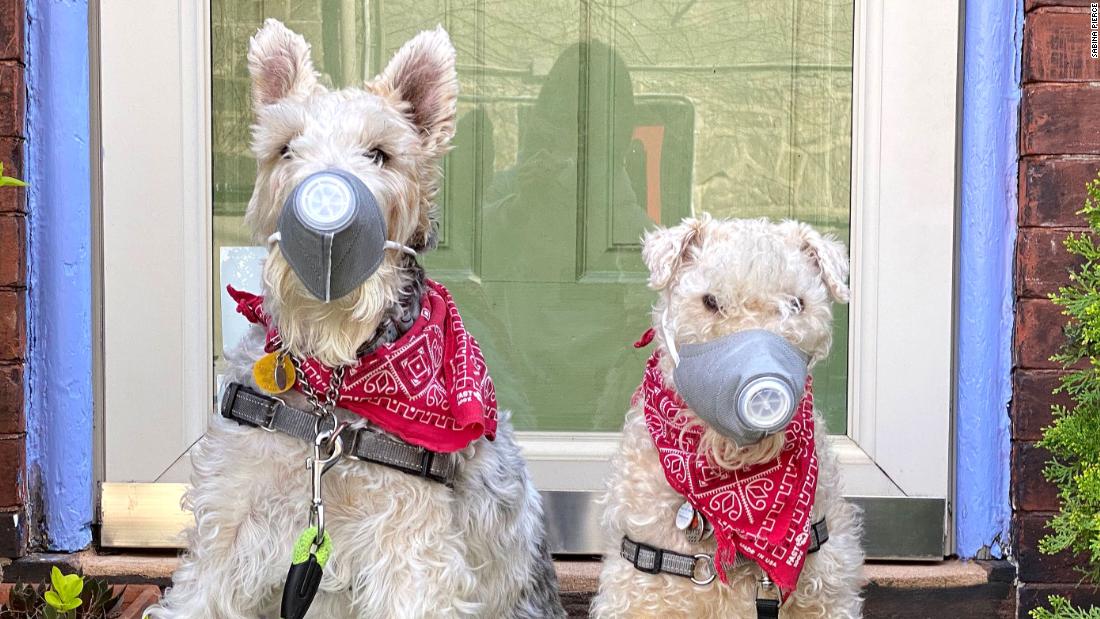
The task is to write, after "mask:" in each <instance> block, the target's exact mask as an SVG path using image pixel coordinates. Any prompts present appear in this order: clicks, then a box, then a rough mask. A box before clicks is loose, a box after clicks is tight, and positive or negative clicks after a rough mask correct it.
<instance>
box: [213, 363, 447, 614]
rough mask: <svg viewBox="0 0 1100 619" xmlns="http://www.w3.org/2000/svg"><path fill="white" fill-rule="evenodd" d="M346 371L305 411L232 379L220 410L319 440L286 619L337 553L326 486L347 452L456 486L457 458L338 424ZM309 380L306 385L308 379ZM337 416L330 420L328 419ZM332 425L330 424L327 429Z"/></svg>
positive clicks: (308, 599)
mask: <svg viewBox="0 0 1100 619" xmlns="http://www.w3.org/2000/svg"><path fill="white" fill-rule="evenodd" d="M342 380H343V372H340V371H338V372H334V373H333V385H331V386H330V388H329V389H328V391H327V392H326V394H325V401H324V402H321V401H320V398H318V397H317V394H316V393H313V392H312V390H310V391H309V392H307V393H306V396H307V398H308V399H309V400H310V403H311V404H312V405H313V406H314V410H312V411H305V410H302V409H299V408H295V407H293V406H289V405H287V404H286V403H285V402H283V401H282V400H281V399H279V398H276V397H272V396H268V395H264V394H262V393H260V392H258V391H256V390H254V389H251V388H249V387H247V386H245V385H242V384H240V383H235V382H234V383H229V385H227V387H226V390H225V393H224V394H223V396H222V401H221V407H220V411H221V414H222V416H223V417H225V418H226V419H232V420H234V421H236V422H238V423H241V424H244V425H249V426H253V427H258V428H260V429H262V430H265V431H268V432H280V433H283V434H287V435H289V436H293V437H295V438H299V439H302V440H307V441H310V442H312V443H313V456H312V457H310V458H307V459H306V468H307V469H308V470H309V471H310V481H311V488H312V499H311V501H310V507H309V523H308V526H307V527H306V529H305V530H304V531H302V533H301V534H300V535H299V536H298V540H297V542H296V543H295V545H294V552H293V556H292V558H291V565H290V569H289V570H288V571H287V577H286V583H285V584H284V585H283V597H282V605H281V607H280V613H279V616H280V617H281V618H282V619H302V617H304V616H305V614H306V612H307V611H308V610H309V607H310V605H311V604H312V603H313V599H314V597H316V595H317V590H318V589H319V587H320V584H321V578H322V576H323V575H324V567H325V564H326V563H327V562H328V559H329V556H330V555H331V554H332V538H331V537H330V536H329V534H328V532H327V531H326V530H325V508H324V500H323V499H322V493H321V485H322V480H323V478H324V475H325V473H327V472H328V470H329V469H331V468H332V467H333V466H334V465H335V464H336V463H337V462H338V461H339V460H340V458H342V457H344V456H348V457H351V458H354V459H356V460H361V461H363V462H371V463H374V464H380V465H383V466H386V467H389V468H392V469H396V470H398V471H401V472H403V473H406V474H409V475H415V476H418V477H424V478H425V479H430V480H432V481H435V482H438V483H442V484H445V485H447V486H448V487H449V486H451V485H452V484H453V482H454V475H455V468H456V459H455V457H454V455H453V454H440V453H436V452H433V451H429V450H427V449H424V448H422V447H418V446H415V445H410V444H409V443H405V442H404V441H399V440H397V439H394V438H392V437H389V436H387V435H384V434H380V433H377V432H373V431H371V430H370V429H368V428H359V429H354V428H350V427H348V424H347V422H338V421H337V419H336V416H335V414H334V413H333V411H334V409H335V401H336V395H337V393H336V392H337V391H338V389H339V385H338V383H339V382H342ZM303 384H305V383H303ZM328 420H331V423H330V424H327V423H326V421H328ZM326 426H327V428H326Z"/></svg>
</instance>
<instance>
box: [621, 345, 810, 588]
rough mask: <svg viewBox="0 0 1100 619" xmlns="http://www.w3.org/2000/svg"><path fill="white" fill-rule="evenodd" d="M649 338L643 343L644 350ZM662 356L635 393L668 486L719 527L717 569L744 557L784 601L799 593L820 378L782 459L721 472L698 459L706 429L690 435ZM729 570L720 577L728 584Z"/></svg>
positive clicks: (789, 432) (654, 359)
mask: <svg viewBox="0 0 1100 619" xmlns="http://www.w3.org/2000/svg"><path fill="white" fill-rule="evenodd" d="M647 337H648V338H649V339H652V337H650V336H648V334H647V336H643V338H642V340H641V341H639V344H640V345H644V344H643V342H645V343H648V342H647V341H646V339H647ZM659 360H660V352H659V351H658V352H654V353H653V356H651V357H650V358H649V362H648V363H646V370H645V378H644V379H643V380H642V384H641V386H640V387H638V391H637V392H635V394H634V400H635V403H637V401H638V399H639V398H641V399H642V402H643V403H644V410H645V420H646V427H647V428H648V429H649V434H650V436H651V437H652V438H653V444H654V445H655V446H656V447H657V451H658V453H659V454H660V458H661V468H663V469H664V472H665V479H666V480H668V484H669V485H670V486H672V488H673V490H676V491H677V492H679V493H680V494H681V495H683V496H684V497H685V498H686V499H687V500H688V501H689V502H690V503H691V504H692V505H693V506H694V507H695V509H697V510H699V511H701V512H702V513H703V515H704V516H706V518H707V520H708V521H709V522H710V523H711V525H712V526H713V527H714V538H715V540H716V541H717V542H718V552H717V553H716V555H715V563H717V564H718V565H719V566H721V567H722V568H726V569H728V568H732V567H733V566H734V564H735V562H736V560H737V555H738V553H740V554H742V555H744V556H746V557H748V558H749V559H752V560H753V561H755V562H756V563H757V564H758V565H759V566H760V568H761V569H763V570H764V571H765V572H766V573H767V574H768V577H769V578H771V580H772V581H773V582H774V583H775V584H776V585H778V586H779V588H780V589H781V590H782V592H783V595H784V597H785V596H786V595H787V594H788V593H789V592H791V591H793V590H794V588H795V585H796V584H797V583H798V575H799V574H800V573H801V572H802V565H803V563H805V561H806V549H807V548H809V545H810V516H811V513H810V512H811V510H812V509H813V505H814V493H815V492H816V491H817V454H816V453H815V452H814V418H813V409H814V398H813V380H812V378H809V377H807V379H806V391H805V394H804V395H803V396H802V401H801V402H800V403H799V405H798V410H797V411H796V412H795V415H794V418H793V419H792V420H791V423H790V424H789V425H788V426H787V429H786V443H785V444H784V446H783V450H782V451H781V452H780V454H779V456H778V457H776V459H774V460H771V461H769V462H764V463H761V464H756V465H752V466H748V467H745V468H741V469H736V470H727V469H721V468H718V467H716V466H714V465H713V464H712V463H710V462H709V461H708V460H707V457H706V456H704V455H701V454H699V453H697V451H696V450H697V448H698V446H699V442H700V441H701V440H702V437H703V428H702V427H701V426H698V425H696V426H694V427H691V428H688V429H686V430H685V429H684V425H685V422H686V421H687V415H685V414H684V411H685V410H687V406H686V405H685V404H684V402H683V401H682V400H681V399H680V396H679V395H677V394H676V391H675V390H673V389H670V388H669V387H666V386H665V382H664V377H663V376H662V374H661V370H660V369H659V368H658V367H657V363H658V361H659ZM726 569H719V570H718V575H719V577H720V578H721V579H722V582H726Z"/></svg>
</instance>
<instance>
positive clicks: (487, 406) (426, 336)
mask: <svg viewBox="0 0 1100 619" xmlns="http://www.w3.org/2000/svg"><path fill="white" fill-rule="evenodd" d="M425 283H426V284H427V290H426V292H425V293H424V298H423V299H422V300H421V303H420V315H419V316H418V317H417V319H416V321H415V322H414V323H413V325H412V327H411V328H409V330H408V331H406V332H405V334H404V335H402V336H401V337H400V338H398V339H397V340H396V341H394V342H392V343H390V344H383V345H381V346H379V347H378V348H377V349H375V350H374V351H373V352H371V353H369V354H366V355H363V356H362V357H360V358H359V359H358V361H357V362H356V363H355V365H351V366H348V368H347V371H346V373H345V375H344V384H343V386H342V387H341V388H340V395H339V398H338V399H337V402H336V404H337V406H340V407H341V408H345V409H347V410H349V411H351V412H353V413H355V414H357V415H360V416H362V417H364V418H366V419H368V420H370V421H371V422H372V423H374V424H375V425H377V426H379V427H380V428H382V429H383V430H385V431H386V432H390V433H391V434H394V435H396V436H398V437H399V438H400V439H401V440H403V441H405V442H407V443H412V444H413V445H419V446H420V447H424V448H425V449H429V450H431V451H436V452H453V451H459V450H461V449H464V448H466V446H468V445H469V444H470V443H472V442H474V441H476V440H477V439H479V438H481V437H482V436H485V437H488V439H489V440H493V439H494V438H495V436H496V428H497V400H496V390H495V389H494V387H493V380H492V378H490V377H489V371H488V368H487V366H486V364H485V358H484V357H483V356H482V354H481V348H480V347H479V346H478V344H477V341H476V340H474V337H473V336H472V335H470V333H469V332H468V331H466V328H465V326H464V325H463V324H462V318H461V317H460V316H459V314H458V308H457V307H456V306H455V303H454V300H453V299H452V298H451V294H450V292H448V291H447V289H446V288H444V287H443V286H442V285H440V284H438V283H436V282H434V281H431V280H425ZM227 290H228V291H229V296H231V297H232V298H233V300H234V301H236V302H237V311H238V312H239V313H240V314H241V315H243V316H244V317H245V318H246V319H248V321H249V322H251V323H253V324H258V325H262V326H264V327H266V328H267V345H266V346H265V349H266V350H267V352H274V351H276V350H278V349H279V348H280V347H281V345H282V344H281V339H280V338H279V332H278V330H277V329H276V328H275V325H274V324H273V321H272V319H271V316H270V315H269V314H268V313H267V312H266V311H265V310H264V307H263V302H264V298H263V297H262V296H260V295H255V294H251V293H248V292H242V291H240V290H236V289H234V288H233V287H232V286H227ZM298 361H299V368H300V370H301V373H302V375H303V376H304V377H305V379H306V380H308V381H309V384H310V385H311V386H312V387H313V389H314V390H315V391H317V392H318V393H324V392H325V391H326V389H327V388H328V385H329V381H330V380H331V376H332V368H330V367H328V366H326V365H325V364H323V363H321V362H320V361H318V360H317V359H314V358H312V357H306V358H303V359H299V360H298ZM294 388H295V389H298V390H299V391H301V384H300V383H297V382H296V383H295V387H294Z"/></svg>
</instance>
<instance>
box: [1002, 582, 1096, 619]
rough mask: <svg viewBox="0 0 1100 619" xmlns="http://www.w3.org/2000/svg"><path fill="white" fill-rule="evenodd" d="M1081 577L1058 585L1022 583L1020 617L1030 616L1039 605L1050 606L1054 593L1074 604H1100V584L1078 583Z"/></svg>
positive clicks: (1020, 588) (1020, 589) (1082, 605)
mask: <svg viewBox="0 0 1100 619" xmlns="http://www.w3.org/2000/svg"><path fill="white" fill-rule="evenodd" d="M1080 580H1081V578H1080V577H1077V578H1075V579H1073V581H1071V582H1069V583H1065V584H1056V585H1033V584H1030V583H1029V584H1023V583H1021V584H1020V587H1019V602H1020V613H1019V615H1017V616H1018V617H1029V615H1028V613H1029V612H1030V611H1031V610H1032V609H1034V608H1039V607H1045V608H1050V603H1049V601H1048V600H1049V599H1050V596H1052V595H1060V596H1062V597H1064V598H1066V599H1068V600H1069V601H1070V602H1071V603H1073V605H1074V606H1081V607H1086V608H1087V607H1089V606H1100V586H1090V585H1087V584H1078V581H1080Z"/></svg>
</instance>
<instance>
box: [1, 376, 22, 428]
mask: <svg viewBox="0 0 1100 619" xmlns="http://www.w3.org/2000/svg"><path fill="white" fill-rule="evenodd" d="M25 430H26V421H25V419H24V413H23V366H22V365H19V364H16V365H0V434H19V433H22V432H24V431H25Z"/></svg>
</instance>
